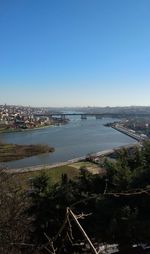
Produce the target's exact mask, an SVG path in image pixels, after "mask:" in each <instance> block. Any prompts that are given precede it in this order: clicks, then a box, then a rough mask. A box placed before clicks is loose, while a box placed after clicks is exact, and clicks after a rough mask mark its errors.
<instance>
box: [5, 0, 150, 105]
mask: <svg viewBox="0 0 150 254" xmlns="http://www.w3.org/2000/svg"><path fill="white" fill-rule="evenodd" d="M2 103H7V104H24V105H34V106H107V105H109V106H118V105H121V106H123V105H150V0H0V104H2Z"/></svg>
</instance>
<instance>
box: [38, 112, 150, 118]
mask: <svg viewBox="0 0 150 254" xmlns="http://www.w3.org/2000/svg"><path fill="white" fill-rule="evenodd" d="M34 116H37V117H50V118H51V117H59V118H61V119H65V118H66V117H67V116H80V117H81V119H87V117H95V118H96V119H101V118H103V117H108V118H129V117H135V116H137V117H150V113H144V114H142V113H77V112H75V113H59V112H56V113H55V112H47V113H37V114H34Z"/></svg>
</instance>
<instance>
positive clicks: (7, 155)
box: [0, 143, 54, 162]
mask: <svg viewBox="0 0 150 254" xmlns="http://www.w3.org/2000/svg"><path fill="white" fill-rule="evenodd" d="M53 151H54V148H52V147H49V146H48V145H16V144H3V143H0V162H7V161H13V160H20V159H23V158H26V157H30V156H34V155H38V154H42V153H50V152H53Z"/></svg>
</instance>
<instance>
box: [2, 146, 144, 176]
mask: <svg viewBox="0 0 150 254" xmlns="http://www.w3.org/2000/svg"><path fill="white" fill-rule="evenodd" d="M134 146H140V143H139V142H137V143H134V144H129V145H124V146H119V147H116V148H112V149H108V150H103V151H100V152H97V153H93V154H91V156H97V157H100V156H106V155H109V154H111V153H113V152H115V151H116V150H120V149H122V148H130V147H134ZM86 157H87V156H86V155H85V156H82V157H77V158H74V159H70V160H67V161H64V162H58V163H53V164H45V165H44V164H42V165H35V166H27V167H23V168H13V169H11V168H7V169H4V172H6V173H11V174H13V173H14V174H22V173H27V172H35V171H40V170H48V169H53V168H54V169H55V168H56V167H60V166H65V165H69V164H72V163H76V162H80V161H84V160H85V159H86Z"/></svg>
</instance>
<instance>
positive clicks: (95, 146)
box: [0, 116, 136, 168]
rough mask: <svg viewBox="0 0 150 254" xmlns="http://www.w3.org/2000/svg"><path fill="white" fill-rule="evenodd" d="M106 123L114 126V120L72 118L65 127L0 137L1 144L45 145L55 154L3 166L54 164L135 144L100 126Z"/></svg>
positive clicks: (17, 166) (124, 136) (7, 134)
mask: <svg viewBox="0 0 150 254" xmlns="http://www.w3.org/2000/svg"><path fill="white" fill-rule="evenodd" d="M107 122H114V119H106V118H105V119H99V120H96V119H95V118H94V117H89V118H87V120H80V117H77V116H75V117H70V122H69V124H67V125H64V126H57V127H49V128H45V129H40V130H33V131H26V132H19V133H5V134H1V135H0V141H3V142H6V143H15V144H48V145H50V146H53V147H54V148H55V152H54V153H50V154H44V155H39V156H33V157H30V158H27V159H23V160H18V161H13V162H9V163H5V164H4V165H6V166H8V167H9V168H20V167H25V166H32V165H38V164H48V163H57V162H61V161H66V160H69V159H73V158H76V157H80V156H84V155H86V154H88V153H94V152H98V151H103V150H106V149H111V148H113V147H118V146H121V145H127V144H131V143H135V142H136V141H135V140H134V139H132V138H130V137H128V136H126V135H124V134H122V133H120V132H118V131H116V130H114V129H112V128H108V127H105V126H103V124H105V123H107Z"/></svg>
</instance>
